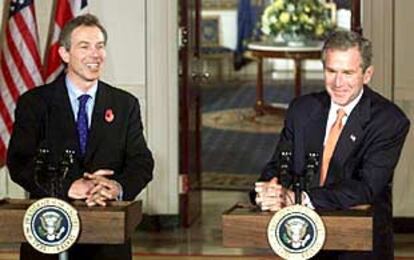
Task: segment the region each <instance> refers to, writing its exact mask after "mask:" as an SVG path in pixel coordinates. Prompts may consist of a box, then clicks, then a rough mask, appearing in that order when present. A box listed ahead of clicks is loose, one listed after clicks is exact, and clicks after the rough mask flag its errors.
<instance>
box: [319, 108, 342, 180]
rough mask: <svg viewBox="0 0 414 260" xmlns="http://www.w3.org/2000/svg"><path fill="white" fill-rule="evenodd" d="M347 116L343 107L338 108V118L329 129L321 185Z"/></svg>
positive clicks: (324, 150) (324, 151) (323, 158)
mask: <svg viewBox="0 0 414 260" xmlns="http://www.w3.org/2000/svg"><path fill="white" fill-rule="evenodd" d="M344 116H346V113H345V111H344V110H343V109H338V111H337V115H336V120H335V122H334V123H333V125H332V127H331V130H330V131H329V135H328V139H326V143H325V147H324V149H323V157H322V166H321V177H320V179H319V185H320V186H323V185H324V184H325V180H326V176H327V174H328V168H329V162H330V161H331V158H332V154H333V152H334V150H335V146H336V143H337V142H338V138H339V135H340V134H341V131H342V128H343V125H342V119H343V118H344Z"/></svg>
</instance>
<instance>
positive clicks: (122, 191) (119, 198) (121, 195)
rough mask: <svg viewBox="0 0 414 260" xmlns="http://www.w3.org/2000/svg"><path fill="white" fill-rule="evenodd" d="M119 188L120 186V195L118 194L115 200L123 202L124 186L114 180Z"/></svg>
mask: <svg viewBox="0 0 414 260" xmlns="http://www.w3.org/2000/svg"><path fill="white" fill-rule="evenodd" d="M112 181H113V182H114V183H115V184H116V185H117V186H118V188H119V194H118V196H117V197H116V198H115V200H117V201H121V200H123V198H124V190H123V189H122V185H121V184H120V183H119V182H117V181H114V180H112Z"/></svg>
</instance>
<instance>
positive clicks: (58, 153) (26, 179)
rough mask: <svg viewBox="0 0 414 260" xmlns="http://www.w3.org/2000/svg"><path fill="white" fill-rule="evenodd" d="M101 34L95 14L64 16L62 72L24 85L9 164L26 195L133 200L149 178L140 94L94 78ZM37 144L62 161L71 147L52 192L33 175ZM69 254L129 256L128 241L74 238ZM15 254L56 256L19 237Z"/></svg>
mask: <svg viewBox="0 0 414 260" xmlns="http://www.w3.org/2000/svg"><path fill="white" fill-rule="evenodd" d="M106 42H107V33H106V30H105V29H104V27H103V26H102V25H101V24H100V23H99V21H98V19H97V18H96V17H95V16H93V15H90V14H87V15H83V16H78V17H76V18H75V19H73V20H72V21H70V22H69V23H67V24H66V25H65V27H64V28H63V30H62V32H61V35H60V39H59V43H60V48H59V54H60V56H61V58H62V60H63V61H64V62H65V64H66V71H65V73H64V75H61V76H60V77H59V78H58V79H57V80H56V81H54V82H52V83H50V84H47V85H44V86H40V87H38V88H35V89H33V90H30V91H28V92H27V93H25V94H24V95H22V96H21V97H20V99H19V101H18V103H17V107H16V111H15V124H14V129H13V134H12V137H11V140H10V144H9V150H8V157H7V166H8V168H9V170H10V176H11V178H12V179H13V181H15V182H16V183H18V184H19V185H21V186H22V187H23V188H24V189H25V190H26V191H28V192H29V193H30V197H31V198H41V197H45V196H50V195H55V196H58V197H59V198H61V199H65V200H84V201H85V202H86V204H87V205H88V206H95V205H97V206H106V205H107V202H108V201H111V200H133V199H134V198H135V197H136V196H137V195H138V193H140V192H141V190H142V189H143V188H144V187H145V186H146V185H147V183H148V182H149V181H150V180H151V179H152V170H153V167H154V162H153V159H152V155H151V152H150V151H149V149H148V147H147V144H146V142H145V139H144V136H143V126H142V122H141V115H140V107H139V103H138V100H137V99H136V98H135V97H134V96H132V95H131V94H128V93H127V92H125V91H122V90H120V89H117V88H114V87H112V86H110V85H108V84H106V83H104V82H102V81H100V80H99V78H100V76H101V73H102V70H103V65H104V63H105V58H106V49H105V47H106ZM43 148H46V149H48V150H49V151H50V154H49V157H48V158H49V161H50V163H51V164H52V165H54V166H60V165H61V164H60V161H61V159H62V156H63V154H64V152H65V151H66V150H68V149H69V150H74V151H75V156H74V162H73V165H72V167H71V168H70V170H69V172H68V173H67V174H66V178H65V179H64V180H63V183H62V187H60V189H58V191H57V194H51V191H50V190H48V189H46V188H45V186H42V185H39V182H38V180H39V177H38V176H39V175H42V174H44V172H39V171H38V170H36V168H37V167H36V165H35V161H36V159H35V158H36V155H37V154H38V151H39V149H43ZM58 169H59V168H58ZM36 176H37V177H36ZM110 224H111V223H108V232H110V231H111V226H110ZM69 258H70V259H131V244H130V241H129V242H127V243H126V244H124V245H75V246H73V247H72V248H71V249H70V250H69ZM20 259H57V256H56V255H55V256H51V255H43V254H41V253H39V252H37V251H35V250H34V249H33V248H32V247H31V246H30V245H29V244H22V247H21V256H20Z"/></svg>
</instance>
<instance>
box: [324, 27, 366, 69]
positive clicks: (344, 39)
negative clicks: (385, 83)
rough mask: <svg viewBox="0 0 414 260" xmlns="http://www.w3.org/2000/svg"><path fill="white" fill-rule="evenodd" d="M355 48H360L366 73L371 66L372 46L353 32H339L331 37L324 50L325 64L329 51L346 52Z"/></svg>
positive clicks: (327, 40)
mask: <svg viewBox="0 0 414 260" xmlns="http://www.w3.org/2000/svg"><path fill="white" fill-rule="evenodd" d="M354 47H358V50H359V54H360V55H361V60H362V63H361V68H362V71H363V72H365V70H366V69H367V68H368V67H369V66H371V61H372V44H371V42H370V41H369V40H368V39H366V38H364V37H362V36H361V35H360V34H359V33H356V32H353V31H345V30H337V31H334V32H333V33H332V34H331V35H329V37H328V39H326V41H325V44H324V46H323V50H322V62H323V64H325V61H326V53H327V51H328V50H329V49H331V50H332V49H333V50H343V51H346V50H348V49H350V48H354Z"/></svg>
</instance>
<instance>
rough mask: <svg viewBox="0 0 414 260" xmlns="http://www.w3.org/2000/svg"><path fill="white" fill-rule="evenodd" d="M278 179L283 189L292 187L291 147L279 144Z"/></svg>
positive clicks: (287, 144) (286, 144)
mask: <svg viewBox="0 0 414 260" xmlns="http://www.w3.org/2000/svg"><path fill="white" fill-rule="evenodd" d="M279 150H280V153H279V179H280V183H281V184H282V186H283V187H285V188H287V189H288V188H289V187H290V186H291V185H292V174H291V173H290V172H291V167H292V154H293V153H292V145H291V144H290V143H281V144H280V146H279Z"/></svg>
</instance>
